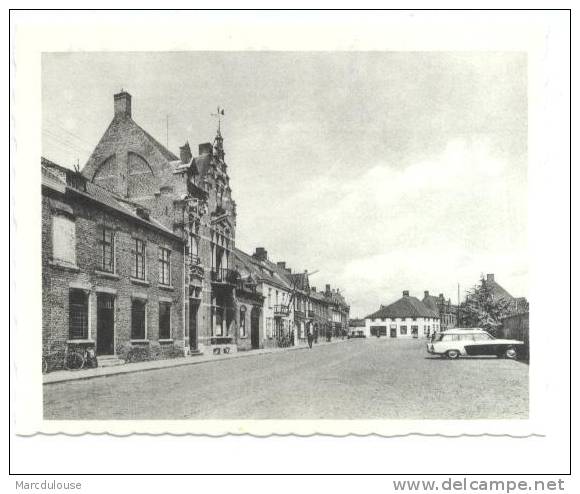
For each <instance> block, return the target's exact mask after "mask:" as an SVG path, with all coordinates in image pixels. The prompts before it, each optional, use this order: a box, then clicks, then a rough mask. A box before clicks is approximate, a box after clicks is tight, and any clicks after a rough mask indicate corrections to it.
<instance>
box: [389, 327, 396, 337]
mask: <svg viewBox="0 0 580 494" xmlns="http://www.w3.org/2000/svg"><path fill="white" fill-rule="evenodd" d="M390 335H391V338H396V337H397V326H395V327H392V326H391V332H390Z"/></svg>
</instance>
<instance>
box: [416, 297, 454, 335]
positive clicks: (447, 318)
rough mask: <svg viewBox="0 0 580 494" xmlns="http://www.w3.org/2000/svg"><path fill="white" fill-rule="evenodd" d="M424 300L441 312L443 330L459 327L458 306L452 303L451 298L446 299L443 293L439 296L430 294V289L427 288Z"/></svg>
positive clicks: (440, 318)
mask: <svg viewBox="0 0 580 494" xmlns="http://www.w3.org/2000/svg"><path fill="white" fill-rule="evenodd" d="M422 302H423V303H424V304H425V305H426V306H427V307H428V308H429V309H431V310H432V311H435V312H437V313H438V314H439V320H440V322H441V331H445V330H447V329H452V328H455V327H457V306H456V305H453V304H452V303H451V299H445V297H444V296H443V294H442V293H440V294H439V296H438V297H435V296H434V295H429V291H427V290H425V294H424V296H423V300H422Z"/></svg>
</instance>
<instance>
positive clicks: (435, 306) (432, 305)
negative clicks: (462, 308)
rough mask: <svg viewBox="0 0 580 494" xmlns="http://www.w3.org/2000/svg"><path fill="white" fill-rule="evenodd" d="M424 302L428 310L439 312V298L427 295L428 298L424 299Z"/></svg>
mask: <svg viewBox="0 0 580 494" xmlns="http://www.w3.org/2000/svg"><path fill="white" fill-rule="evenodd" d="M422 302H423V303H424V304H425V305H426V306H427V308H429V309H431V310H433V311H435V312H439V297H436V296H435V295H427V296H426V297H423V300H422Z"/></svg>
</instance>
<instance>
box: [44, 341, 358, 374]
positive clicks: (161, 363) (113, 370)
mask: <svg viewBox="0 0 580 494" xmlns="http://www.w3.org/2000/svg"><path fill="white" fill-rule="evenodd" d="M346 341H348V340H347V339H345V340H332V341H331V342H320V343H318V344H316V345H314V346H313V348H317V347H321V346H326V345H333V344H336V343H343V342H346ZM306 349H308V345H298V346H292V347H288V348H265V349H261V350H248V351H243V352H236V353H231V354H229V355H213V354H211V355H205V354H204V355H191V356H187V357H180V358H175V359H166V360H149V361H147V362H137V363H132V364H123V365H116V366H111V367H97V368H96V369H81V370H78V371H70V370H63V371H55V372H50V373H49V374H44V375H43V376H42V383H43V384H55V383H62V382H67V381H78V380H81V379H92V378H95V377H107V376H113V375H117V374H130V373H132V372H145V371H151V370H156V369H167V368H170V367H181V366H184V365H196V364H205V363H208V362H217V361H219V360H231V359H236V358H245V357H253V356H258V355H268V354H271V353H281V352H291V351H294V350H306Z"/></svg>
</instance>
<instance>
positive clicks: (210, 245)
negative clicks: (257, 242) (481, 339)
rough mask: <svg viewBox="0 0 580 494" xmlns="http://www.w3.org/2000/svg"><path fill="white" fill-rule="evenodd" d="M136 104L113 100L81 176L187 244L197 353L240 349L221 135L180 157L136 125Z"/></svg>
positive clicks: (232, 210)
mask: <svg viewBox="0 0 580 494" xmlns="http://www.w3.org/2000/svg"><path fill="white" fill-rule="evenodd" d="M131 108H132V98H131V95H130V94H129V93H127V92H121V93H119V94H116V95H115V96H114V115H113V119H112V121H111V123H110V125H109V127H108V128H107V130H106V131H105V133H104V135H103V137H102V138H101V140H100V141H99V143H98V144H97V146H96V147H95V149H94V151H93V153H92V154H91V157H90V158H89V160H88V162H87V163H86V165H85V167H84V168H83V170H82V173H83V175H84V176H85V177H86V178H87V180H88V181H90V182H92V183H94V184H98V185H100V186H102V187H104V188H107V189H108V190H110V191H112V192H114V193H116V194H118V195H119V196H121V197H123V198H126V199H127V200H130V201H132V202H135V203H138V204H140V205H142V206H144V207H146V208H147V209H148V210H150V212H151V215H152V216H153V217H155V218H156V219H158V220H159V221H160V222H161V223H162V224H163V225H164V226H165V227H166V228H167V229H169V230H170V231H172V232H174V233H175V234H176V235H178V236H179V237H180V238H184V239H186V246H185V254H186V256H185V259H186V262H185V264H186V269H185V278H184V280H183V282H182V284H181V289H182V290H183V291H184V302H185V312H184V314H185V321H186V324H185V340H186V346H187V347H188V348H189V349H190V351H192V352H197V351H198V350H203V349H204V348H207V349H212V348H213V349H214V351H218V349H219V348H222V347H223V345H227V346H228V349H231V350H233V351H235V350H236V348H237V343H238V342H239V341H238V337H239V333H238V324H239V314H238V311H237V306H236V302H235V287H236V283H237V281H236V276H235V273H234V271H233V270H232V269H231V265H232V262H233V254H232V252H233V249H234V247H235V229H236V205H235V202H234V201H233V200H232V196H231V188H230V185H229V176H228V173H227V165H226V162H225V152H224V147H223V138H222V136H221V132H220V129H219V127H218V131H217V134H216V137H215V139H214V141H213V143H202V144H200V145H199V153H198V156H195V157H194V156H193V154H192V151H191V148H190V146H189V144H188V143H185V144H184V145H183V146H182V147H181V148H180V156H179V157H177V156H176V155H175V154H173V153H172V152H171V151H169V150H168V149H167V148H165V146H163V145H162V144H161V143H159V142H158V141H157V140H155V139H154V138H153V137H152V136H151V135H150V134H149V133H148V132H146V131H145V130H144V129H142V128H141V127H140V126H139V125H138V124H137V123H136V122H135V121H134V120H133V119H132V113H131Z"/></svg>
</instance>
